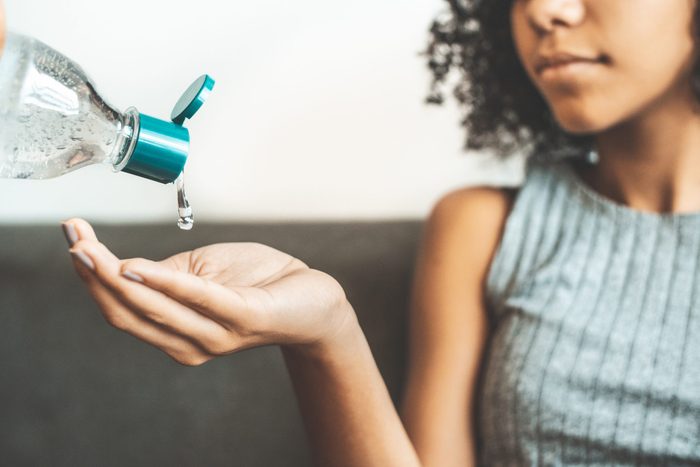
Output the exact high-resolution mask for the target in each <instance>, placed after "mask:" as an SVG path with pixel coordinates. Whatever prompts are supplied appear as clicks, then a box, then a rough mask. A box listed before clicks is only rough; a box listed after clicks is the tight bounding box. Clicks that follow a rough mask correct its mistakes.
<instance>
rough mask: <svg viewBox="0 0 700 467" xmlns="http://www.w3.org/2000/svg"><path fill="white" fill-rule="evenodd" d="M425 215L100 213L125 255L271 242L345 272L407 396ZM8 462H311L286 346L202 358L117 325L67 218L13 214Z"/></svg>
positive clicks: (6, 336) (6, 327)
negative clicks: (186, 223) (319, 218)
mask: <svg viewBox="0 0 700 467" xmlns="http://www.w3.org/2000/svg"><path fill="white" fill-rule="evenodd" d="M421 228H422V222H421V221H412V220H409V221H387V222H325V223H324V222H320V223H310V222H296V223H238V224H219V225H214V224H208V225H206V224H198V225H196V226H195V228H194V230H192V231H191V232H181V231H179V230H178V229H177V227H176V226H174V225H137V226H117V225H97V226H96V227H95V230H96V232H97V234H98V236H99V237H100V239H101V241H102V242H103V243H105V244H106V245H107V246H108V247H109V248H110V249H112V251H114V252H115V253H116V254H117V255H119V256H120V257H122V258H125V257H133V256H143V257H147V258H150V259H162V258H164V257H166V256H169V255H171V254H174V253H177V252H180V251H184V250H188V249H192V248H196V247H198V246H202V245H206V244H211V243H219V242H244V241H245V242H249V241H253V242H259V243H264V244H266V245H269V246H272V247H274V248H277V249H280V250H282V251H285V252H287V253H289V254H291V255H293V256H296V257H298V258H299V259H301V260H302V261H304V262H305V263H307V264H308V265H309V266H310V267H313V268H315V269H320V270H322V271H324V272H327V273H329V274H330V275H332V276H334V277H335V278H336V279H337V280H338V281H339V282H340V283H341V285H342V286H343V287H344V289H345V291H346V293H347V295H348V298H349V300H350V302H351V303H352V304H353V307H354V308H355V310H356V312H357V314H358V316H359V319H360V323H361V325H362V327H363V329H364V331H365V333H366V335H367V338H368V340H369V343H370V346H371V347H372V350H373V352H374V355H375V358H376V360H377V363H378V366H379V368H380V370H381V372H382V374H383V375H384V377H385V381H386V382H387V386H388V387H389V391H390V393H391V395H392V397H393V398H394V401H395V402H396V403H398V400H399V397H400V395H401V387H402V384H403V378H404V365H405V350H406V349H405V345H406V339H405V337H406V329H407V328H406V325H407V321H406V312H407V311H408V304H409V300H410V288H411V281H412V276H413V267H414V263H415V254H416V248H417V245H418V242H419V241H420V235H421ZM0 245H2V246H0V290H1V292H0V317H1V323H2V324H1V325H0V404H1V406H0V465H12V466H21V465H28V466H29V465H31V466H38V465H47V466H48V465H51V466H71V467H74V466H115V467H116V466H119V467H124V466H130V467H135V466H149V467H154V466H242V467H257V466H260V467H262V466H265V467H275V466H279V467H293V466H307V465H310V464H311V462H310V455H309V451H308V448H307V443H306V437H305V434H304V431H303V426H302V422H301V418H300V415H299V412H298V409H297V406H296V400H295V397H294V393H293V390H292V386H291V383H290V381H289V378H288V375H287V372H286V368H285V366H284V363H283V360H282V358H281V354H280V352H279V349H278V348H277V347H275V346H268V347H263V348H257V349H250V350H246V351H243V352H240V353H238V354H234V355H230V356H226V357H221V358H218V359H216V360H213V361H210V362H208V363H206V364H204V365H202V366H199V367H185V366H181V365H179V364H177V363H175V362H174V361H173V360H171V359H170V358H169V357H168V356H167V355H166V354H165V353H163V352H161V351H159V350H158V349H156V348H153V347H150V346H149V345H147V344H145V343H143V342H141V341H139V340H137V339H136V338H134V337H132V336H130V335H127V334H124V333H122V332H120V331H118V330H116V329H114V328H112V327H111V326H109V325H108V324H107V323H106V322H105V321H104V319H103V318H102V315H101V314H100V312H99V310H98V308H97V306H96V305H95V304H94V303H93V301H92V300H91V298H90V297H89V295H88V293H87V291H86V290H85V289H84V287H83V285H82V283H81V282H80V280H79V278H78V277H77V276H76V275H75V274H74V272H73V269H72V265H71V262H70V257H69V254H68V252H67V245H66V243H65V240H64V238H63V234H62V232H61V229H60V227H59V226H0Z"/></svg>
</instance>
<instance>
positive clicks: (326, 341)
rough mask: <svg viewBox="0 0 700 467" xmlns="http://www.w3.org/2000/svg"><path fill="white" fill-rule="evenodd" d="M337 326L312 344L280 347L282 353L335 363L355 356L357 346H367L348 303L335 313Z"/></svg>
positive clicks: (353, 311)
mask: <svg viewBox="0 0 700 467" xmlns="http://www.w3.org/2000/svg"><path fill="white" fill-rule="evenodd" d="M335 314H336V316H337V317H338V321H339V324H338V325H337V326H336V327H335V329H334V330H333V332H332V333H329V334H328V335H326V336H323V337H321V338H319V339H317V340H315V341H313V342H309V343H304V344H285V345H281V346H280V348H281V349H282V352H283V353H284V354H285V355H287V356H290V357H299V358H304V359H312V360H316V361H331V360H333V361H335V360H338V359H345V358H348V357H351V356H352V355H357V349H358V346H362V345H367V342H366V340H365V335H364V333H363V332H362V328H361V327H360V323H359V321H358V320H357V315H356V314H355V310H354V309H353V307H352V305H351V304H350V303H349V302H347V301H346V302H345V303H343V304H342V305H341V306H340V307H339V309H338V310H337V311H336V312H335Z"/></svg>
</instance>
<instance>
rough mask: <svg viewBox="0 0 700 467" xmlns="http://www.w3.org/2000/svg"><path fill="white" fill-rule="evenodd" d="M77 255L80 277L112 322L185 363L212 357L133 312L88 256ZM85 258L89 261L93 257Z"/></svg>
mask: <svg viewBox="0 0 700 467" xmlns="http://www.w3.org/2000/svg"><path fill="white" fill-rule="evenodd" d="M73 258H74V265H75V267H76V269H77V270H79V273H80V277H81V278H83V280H84V281H85V282H86V284H87V286H88V291H89V293H90V295H91V296H92V297H93V299H94V300H95V302H97V304H98V306H99V307H100V310H101V312H102V315H103V316H104V318H105V320H106V321H107V322H108V323H109V324H111V325H112V326H114V327H115V328H117V329H120V330H122V331H125V332H127V333H129V334H131V335H133V336H135V337H136V338H138V339H141V340H142V341H144V342H146V343H148V344H151V345H153V346H155V347H157V348H159V349H160V350H162V351H163V352H165V353H166V354H168V355H169V356H170V357H171V358H173V359H174V360H175V361H177V362H179V363H181V364H183V365H190V366H192V365H200V364H202V363H204V362H206V361H208V360H210V359H211V356H210V355H209V354H207V353H206V352H205V351H204V350H203V349H202V348H200V347H199V346H198V345H196V344H195V343H193V342H191V341H190V340H189V339H187V338H185V337H183V336H180V335H178V334H174V333H172V332H169V331H167V330H166V329H164V328H162V327H161V326H159V325H157V324H156V323H153V322H151V321H148V320H147V319H145V318H143V317H141V316H139V315H137V314H136V313H134V312H133V311H131V310H130V309H129V308H128V307H127V306H126V305H125V304H124V303H122V302H121V301H119V300H118V299H117V298H116V297H115V296H114V295H113V294H112V293H111V292H110V291H109V290H108V289H107V288H106V287H105V286H104V285H102V284H101V283H100V281H99V280H98V279H97V277H96V276H95V275H94V274H93V273H92V270H91V269H92V268H91V267H90V266H89V265H88V264H86V263H85V259H81V257H79V256H74V257H73ZM85 258H88V260H89V257H87V256H85ZM90 261H91V260H90ZM93 267H94V263H93Z"/></svg>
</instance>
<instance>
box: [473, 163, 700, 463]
mask: <svg viewBox="0 0 700 467" xmlns="http://www.w3.org/2000/svg"><path fill="white" fill-rule="evenodd" d="M699 256H700V213H688V214H658V213H651V212H642V211H638V210H634V209H631V208H629V207H626V206H624V205H621V204H618V203H616V202H614V201H612V200H610V199H608V198H605V197H603V196H602V195H600V194H598V193H597V192H595V191H594V190H593V189H592V188H590V187H589V186H588V185H586V184H585V182H583V181H582V180H581V179H580V178H579V176H578V175H577V173H576V172H575V171H574V170H573V168H572V166H571V165H570V162H567V161H558V162H550V163H543V162H530V163H528V166H527V171H526V177H525V181H524V183H523V185H522V186H521V188H520V190H519V191H518V193H517V195H516V199H515V201H514V204H513V207H512V210H511V212H510V214H509V216H508V219H507V220H506V224H505V229H504V232H503V236H502V238H501V241H500V243H499V246H498V248H497V250H496V253H495V256H494V258H493V261H492V263H491V266H490V269H489V273H488V277H487V282H486V293H487V299H488V304H489V317H490V320H491V325H492V328H491V337H490V340H489V342H488V345H487V350H486V353H485V357H484V358H485V360H484V366H483V369H482V371H483V373H482V378H481V380H480V387H479V395H478V398H479V399H478V400H479V403H478V405H477V407H478V408H477V410H478V434H479V438H480V439H479V446H480V448H479V449H480V451H479V459H480V464H481V465H487V466H501V465H504V466H505V465H508V466H511V465H518V466H519V465H572V464H577V465H625V466H626V465H649V466H652V465H653V466H669V465H674V466H675V465H700V293H698V289H699V288H700V271H699V270H698V269H699V267H698V266H699V264H698V263H699V261H698V259H699Z"/></svg>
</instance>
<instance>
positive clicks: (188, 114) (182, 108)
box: [170, 75, 215, 125]
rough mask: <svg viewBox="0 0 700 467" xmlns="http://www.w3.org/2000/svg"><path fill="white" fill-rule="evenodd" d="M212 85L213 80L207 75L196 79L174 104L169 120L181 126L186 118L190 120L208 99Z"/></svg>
mask: <svg viewBox="0 0 700 467" xmlns="http://www.w3.org/2000/svg"><path fill="white" fill-rule="evenodd" d="M214 83H215V81H214V79H212V77H211V76H209V75H202V76H200V77H199V78H197V79H196V80H195V82H194V83H192V84H190V87H189V88H187V90H186V91H185V92H184V94H182V97H180V100H178V101H177V104H175V107H174V108H173V111H172V112H171V113H170V119H171V120H172V121H173V122H174V123H177V124H178V125H182V124H183V123H184V122H185V119H186V118H192V117H193V116H194V114H196V113H197V111H198V110H199V108H200V107H202V104H204V101H205V100H207V97H209V93H211V90H212V89H214Z"/></svg>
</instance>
